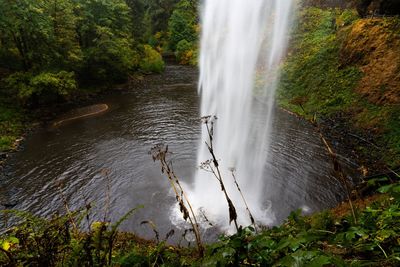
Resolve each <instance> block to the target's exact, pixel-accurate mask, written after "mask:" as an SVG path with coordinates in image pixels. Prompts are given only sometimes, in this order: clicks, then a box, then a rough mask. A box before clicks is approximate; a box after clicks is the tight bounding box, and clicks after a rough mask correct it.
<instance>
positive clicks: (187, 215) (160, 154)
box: [150, 145, 204, 255]
mask: <svg viewBox="0 0 400 267" xmlns="http://www.w3.org/2000/svg"><path fill="white" fill-rule="evenodd" d="M150 153H151V155H152V158H153V160H154V161H156V160H158V161H160V163H161V172H162V173H164V174H165V175H166V176H167V178H168V180H169V182H170V185H171V187H172V189H173V190H174V193H175V197H176V201H177V202H178V204H179V208H180V211H181V212H182V215H183V219H184V220H185V221H187V220H189V222H190V224H191V225H192V227H193V232H194V235H195V238H196V243H197V247H198V250H199V253H200V255H203V254H204V247H203V243H202V241H201V235H200V230H199V224H198V223H197V219H196V214H195V213H194V210H193V208H192V205H191V204H190V201H189V198H188V197H187V195H186V193H185V191H184V190H183V188H182V186H181V183H180V182H179V179H178V177H177V176H176V175H175V173H174V171H173V169H172V163H171V162H167V155H168V146H163V145H157V146H155V147H153V148H152V149H151V151H150ZM186 205H187V206H188V207H189V208H188V207H187V206H186Z"/></svg>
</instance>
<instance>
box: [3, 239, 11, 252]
mask: <svg viewBox="0 0 400 267" xmlns="http://www.w3.org/2000/svg"><path fill="white" fill-rule="evenodd" d="M1 247H2V249H4V250H5V251H8V250H9V249H10V247H11V243H10V242H8V241H3V243H2V244H1Z"/></svg>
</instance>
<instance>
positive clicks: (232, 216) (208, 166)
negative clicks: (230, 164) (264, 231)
mask: <svg viewBox="0 0 400 267" xmlns="http://www.w3.org/2000/svg"><path fill="white" fill-rule="evenodd" d="M216 119H217V117H216V116H205V117H202V118H201V120H202V122H203V123H204V124H205V126H206V128H207V133H208V138H209V142H208V143H207V141H205V143H206V146H207V148H208V151H209V152H210V154H211V157H212V159H211V160H207V161H205V162H203V163H202V164H201V166H200V167H201V168H202V169H203V170H206V171H209V172H211V173H212V174H213V175H214V177H215V178H216V179H217V180H218V182H219V184H220V186H221V191H222V192H224V195H225V198H226V202H227V203H228V208H229V223H232V221H233V222H234V223H235V227H236V231H238V232H239V226H238V223H237V212H236V208H235V206H234V205H233V202H232V200H231V199H230V197H229V195H228V192H227V191H226V187H225V184H224V181H223V179H222V175H221V171H220V170H219V163H218V160H217V157H216V156H215V153H214V147H213V136H214V120H216Z"/></svg>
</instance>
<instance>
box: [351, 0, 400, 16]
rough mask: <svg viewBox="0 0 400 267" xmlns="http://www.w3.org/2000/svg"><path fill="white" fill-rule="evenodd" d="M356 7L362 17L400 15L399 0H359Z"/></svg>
mask: <svg viewBox="0 0 400 267" xmlns="http://www.w3.org/2000/svg"><path fill="white" fill-rule="evenodd" d="M356 8H357V11H358V13H359V14H360V16H361V17H366V16H368V15H390V16H393V15H400V1H399V0H358V1H357V3H356Z"/></svg>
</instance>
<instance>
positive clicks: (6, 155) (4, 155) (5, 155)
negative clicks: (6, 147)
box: [0, 152, 8, 161]
mask: <svg viewBox="0 0 400 267" xmlns="http://www.w3.org/2000/svg"><path fill="white" fill-rule="evenodd" d="M7 157H8V154H7V153H6V152H0V161H2V160H4V159H6V158H7Z"/></svg>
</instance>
